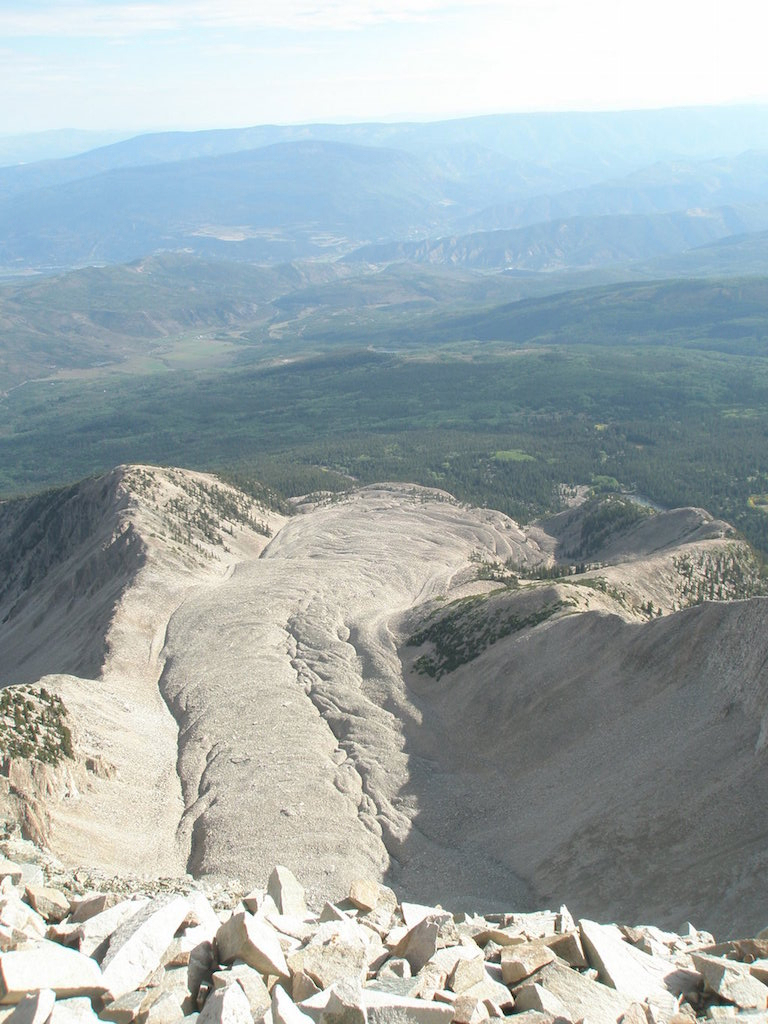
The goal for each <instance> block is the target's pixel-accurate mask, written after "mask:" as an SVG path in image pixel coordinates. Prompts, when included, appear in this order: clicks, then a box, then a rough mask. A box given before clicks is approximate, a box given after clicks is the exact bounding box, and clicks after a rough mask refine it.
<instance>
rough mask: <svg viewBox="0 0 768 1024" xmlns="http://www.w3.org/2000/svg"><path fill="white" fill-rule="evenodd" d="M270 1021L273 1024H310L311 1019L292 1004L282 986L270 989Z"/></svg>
mask: <svg viewBox="0 0 768 1024" xmlns="http://www.w3.org/2000/svg"><path fill="white" fill-rule="evenodd" d="M272 1020H273V1022H274V1024H311V1022H312V1018H311V1017H308V1016H307V1014H306V1013H304V1012H303V1010H300V1009H299V1007H298V1006H297V1005H296V1004H295V1003H294V1001H293V1000H292V999H291V997H290V996H289V995H288V993H287V992H286V991H285V989H284V988H283V986H282V985H275V987H274V988H273V989H272Z"/></svg>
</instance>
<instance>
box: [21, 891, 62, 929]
mask: <svg viewBox="0 0 768 1024" xmlns="http://www.w3.org/2000/svg"><path fill="white" fill-rule="evenodd" d="M24 896H25V899H26V901H27V903H29V905H30V906H31V907H32V909H33V910H35V911H37V913H38V914H39V915H40V916H41V917H42V918H44V919H45V920H46V921H47V922H48V923H49V924H58V923H59V921H63V920H64V918H65V917H66V916H67V914H68V913H69V909H70V908H69V900H68V899H67V898H66V896H65V895H64V894H63V893H61V892H59V890H58V889H51V888H50V887H49V886H44V885H28V886H26V888H25V890H24Z"/></svg>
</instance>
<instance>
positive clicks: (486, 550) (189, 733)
mask: <svg viewBox="0 0 768 1024" xmlns="http://www.w3.org/2000/svg"><path fill="white" fill-rule="evenodd" d="M100 496H102V497H100ZM100 502H101V505H100ZM46 507H47V508H49V509H50V513H49V514H50V516H51V519H52V522H55V523H56V525H53V526H52V527H51V531H50V532H49V531H47V530H46V531H44V532H43V535H40V531H37V533H35V531H34V521H35V513H34V508H35V506H34V505H33V504H24V503H10V504H8V505H6V506H2V516H3V524H4V525H3V531H4V533H3V536H4V537H5V538H10V537H16V538H19V537H21V538H23V543H21V544H19V545H18V547H17V548H15V549H14V550H16V551H17V555H16V560H15V562H14V566H13V572H12V574H11V577H12V578H11V583H10V585H7V586H6V596H5V597H4V598H3V601H4V603H3V606H2V607H3V617H4V618H5V621H4V622H3V623H2V626H0V645H2V648H1V649H2V650H3V652H4V655H3V658H4V664H3V666H2V671H3V672H4V673H5V675H4V680H7V681H9V682H25V683H28V684H34V685H31V686H30V687H29V688H28V690H29V692H28V693H27V697H26V699H28V700H29V701H30V702H32V703H35V704H36V705H37V704H39V703H40V701H41V699H42V698H41V697H40V693H41V688H44V689H45V691H46V693H48V694H53V695H55V697H56V698H57V699H60V700H61V706H62V709H63V711H62V715H64V716H65V718H64V717H63V718H62V722H66V724H67V728H68V729H70V730H71V735H72V744H73V750H72V753H73V754H74V758H72V757H70V756H69V755H63V756H61V757H60V758H58V759H57V760H55V763H54V762H51V761H50V760H49V761H48V762H41V761H40V759H39V758H38V757H36V756H35V755H34V752H33V754H32V755H31V756H30V755H29V752H27V755H26V756H19V754H18V752H17V753H16V755H15V756H11V753H10V752H7V756H6V758H5V760H4V769H3V771H4V775H5V782H4V788H5V793H6V795H5V805H6V814H7V815H9V816H14V815H15V816H16V818H17V819H20V820H21V821H22V823H23V826H24V828H25V829H26V831H27V833H28V834H34V835H35V837H36V838H37V839H38V840H39V841H41V842H44V843H45V845H46V846H48V847H49V848H50V849H51V850H53V851H54V852H55V853H56V854H57V855H58V856H60V857H61V858H62V859H63V860H64V861H65V862H67V863H69V864H73V865H74V864H83V863H87V864H89V865H90V866H91V867H93V868H98V869H100V870H103V871H108V872H113V871H129V872H133V873H134V874H137V875H150V876H159V875H163V874H165V875H171V876H173V875H175V876H178V877H183V876H184V875H185V873H186V872H188V871H189V872H192V873H193V874H194V875H195V876H197V877H201V878H210V879H215V878H224V877H229V878H239V879H240V880H241V881H242V883H243V884H245V885H248V884H251V883H252V882H255V881H257V880H258V879H261V878H263V877H265V876H266V875H267V874H268V873H269V871H270V870H271V866H272V864H274V863H275V862H276V861H279V862H282V863H285V864H287V865H288V866H289V867H291V868H293V869H294V870H295V871H296V872H297V874H299V875H300V876H301V877H302V878H303V879H304V881H305V884H306V885H307V888H308V892H309V894H310V896H311V897H312V898H314V899H321V898H325V897H334V896H338V894H339V893H340V892H342V891H345V890H346V888H347V887H348V886H349V884H350V881H351V880H352V879H354V878H358V877H367V878H374V879H378V880H380V881H385V882H388V883H390V884H392V885H393V886H395V887H396V888H397V889H398V891H399V892H401V893H402V894H403V897H404V898H406V899H407V898H409V897H410V898H413V899H418V900H426V901H432V902H435V901H437V900H439V899H445V900H449V899H450V901H451V902H453V903H454V904H457V903H460V904H463V905H472V906H476V907H478V908H480V909H482V908H484V907H491V906H496V905H498V904H499V902H501V903H504V904H505V905H508V906H515V907H517V908H519V909H521V910H526V909H528V910H533V909H534V908H536V907H538V906H541V905H542V904H544V903H550V904H558V902H568V903H569V905H572V906H573V907H575V910H576V912H577V913H578V914H580V915H582V914H583V915H585V916H591V917H595V918H602V919H605V918H613V919H617V918H620V919H623V920H638V919H640V918H643V917H645V916H653V917H654V918H655V919H656V920H657V922H659V923H661V924H663V925H674V926H677V925H678V924H679V922H680V921H681V920H683V919H685V918H689V919H690V918H694V919H696V920H697V921H699V922H701V924H702V925H703V926H705V927H708V928H710V929H712V930H718V931H721V932H722V931H723V930H725V931H726V932H727V933H734V932H735V931H742V932H744V933H746V932H747V931H749V930H755V929H756V928H757V927H762V923H761V915H760V912H759V904H758V902H757V899H756V894H757V893H758V891H760V886H761V884H762V881H761V880H762V879H763V878H764V869H765V863H764V859H765V858H764V853H763V844H762V841H761V836H762V834H763V832H764V811H763V807H762V798H761V795H762V793H764V792H765V784H766V782H768V778H767V777H766V775H767V774H768V756H767V755H766V750H765V736H766V734H767V733H768V729H767V728H766V725H765V722H766V715H767V713H768V702H767V701H766V698H765V692H764V686H763V685H762V677H763V666H764V664H765V661H766V659H767V658H768V630H766V628H765V626H766V619H767V618H768V601H766V600H765V598H762V597H760V596H758V595H759V592H760V586H761V583H760V579H759V576H758V574H757V570H756V566H755V564H754V561H753V560H752V558H751V555H750V553H749V551H748V549H747V548H746V546H745V545H744V544H743V543H742V542H740V541H739V540H738V538H737V537H736V536H735V535H734V534H733V532H732V531H731V530H730V528H729V527H728V526H727V524H724V523H720V522H718V521H715V520H713V519H712V518H711V517H710V516H709V515H708V514H707V513H706V512H704V511H702V510H696V509H684V510H674V511H672V512H668V513H655V514H651V513H646V512H638V511H637V510H636V509H635V510H633V509H632V508H631V507H628V506H626V504H621V503H620V504H619V505H616V506H614V505H612V503H611V502H607V503H606V501H605V500H604V499H603V500H602V501H601V502H597V503H594V502H592V503H586V504H584V505H583V506H582V507H580V508H577V509H571V510H569V511H568V512H567V513H564V514H563V515H562V516H561V517H558V518H557V519H556V520H555V521H554V523H553V524H549V523H540V524H535V525H533V526H531V527H529V528H525V529H521V528H520V527H519V526H517V524H515V523H513V522H512V521H511V520H510V519H508V518H507V517H506V516H504V515H502V514H501V513H498V512H494V511H491V510H488V509H472V508H468V507H466V506H462V505H461V504H459V503H457V502H456V501H454V500H453V499H452V498H451V497H450V495H446V494H444V493H443V492H436V491H430V490H427V489H424V488H417V487H410V486H406V485H389V484H387V485H379V486H376V487H368V488H363V489H361V490H359V491H355V492H352V493H350V494H349V495H346V496H343V497H341V498H338V497H336V498H331V497H330V496H328V497H326V498H321V499H319V500H318V499H312V500H307V501H305V502H303V503H301V511H302V512H303V513H304V514H302V515H297V516H294V517H292V518H289V519H287V520H286V519H285V518H284V517H281V516H278V515H276V514H275V513H273V512H269V511H268V510H266V509H264V508H262V507H260V506H258V505H257V504H256V503H255V502H253V501H252V500H251V499H250V498H248V497H247V496H245V495H242V494H239V493H238V492H236V491H234V490H233V489H232V488H229V487H226V486H225V485H222V484H220V483H218V482H217V481H215V480H214V479H213V478H211V477H208V476H205V475H203V474H194V473H188V472H186V471H181V470H159V469H155V468H151V467H121V468H120V469H119V470H116V471H114V473H112V474H109V475H108V476H107V477H105V478H102V479H101V480H96V481H88V482H86V483H84V484H82V485H79V488H71V489H69V491H67V492H64V493H62V494H61V495H60V496H59V497H58V498H52V499H50V502H49V505H48V506H46ZM99 507H101V510H102V511H101V515H99ZM56 509H61V513H62V516H65V517H68V518H66V520H65V523H69V524H71V528H67V527H66V526H65V525H63V524H60V523H59V522H58V520H56V518H55V510H56ZM57 537H58V538H59V543H58V545H57V543H55V540H56V538H57ZM65 537H66V539H65ZM7 545H8V541H6V548H5V549H4V550H6V552H7V551H8V550H9V549H8V547H7ZM4 557H6V558H7V557H8V555H7V554H6V555H5V556H4ZM85 567H88V568H87V571H86V570H85ZM78 572H83V573H84V575H82V576H81V577H79V578H78V577H77V573H78ZM9 578H10V577H9ZM25 579H27V580H28V584H26V585H25V583H24V581H25ZM78 579H79V582H75V581H76V580H78ZM83 581H85V582H83ZM67 588H68V589H67ZM86 653H87V654H88V656H87V657H86ZM38 678H39V682H37V680H38ZM40 706H42V705H40ZM14 713H15V712H14V711H13V709H11V711H9V716H10V717H9V718H8V719H7V721H8V724H9V726H10V725H11V724H12V716H13V714H14ZM29 714H32V712H29ZM46 728H47V727H46ZM29 732H30V735H31V736H34V729H32V728H31V726H30V727H29ZM46 735H47V734H46ZM51 742H53V741H51ZM2 781H3V780H1V779H0V782H2ZM85 851H87V855H86V853H85ZM703 878H705V879H706V882H705V883H704V882H702V879H703Z"/></svg>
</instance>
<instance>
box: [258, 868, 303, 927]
mask: <svg viewBox="0 0 768 1024" xmlns="http://www.w3.org/2000/svg"><path fill="white" fill-rule="evenodd" d="M267 893H268V894H269V895H270V896H271V897H272V899H273V900H274V901H275V906H276V907H277V909H278V911H279V912H280V913H281V914H285V915H286V916H287V917H298V918H305V917H306V916H307V904H306V900H305V898H304V888H303V886H301V885H300V884H299V882H298V881H297V879H296V876H295V875H294V874H293V872H291V871H289V870H288V868H285V867H283V866H282V865H281V864H277V865H276V866H275V867H274V868H273V869H272V874H271V875H270V876H269V881H268V882H267Z"/></svg>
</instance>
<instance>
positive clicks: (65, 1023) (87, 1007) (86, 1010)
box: [49, 996, 99, 1024]
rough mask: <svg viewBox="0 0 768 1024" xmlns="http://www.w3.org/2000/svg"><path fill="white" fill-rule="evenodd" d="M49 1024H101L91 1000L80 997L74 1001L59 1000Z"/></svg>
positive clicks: (55, 1004)
mask: <svg viewBox="0 0 768 1024" xmlns="http://www.w3.org/2000/svg"><path fill="white" fill-rule="evenodd" d="M49 1024H99V1018H98V1017H97V1016H96V1014H95V1013H94V1011H93V1006H92V1005H91V1000H90V999H85V998H84V997H82V996H80V997H77V998H73V999H57V1000H56V1002H55V1003H54V1004H53V1010H52V1011H51V1016H50V1018H49Z"/></svg>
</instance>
